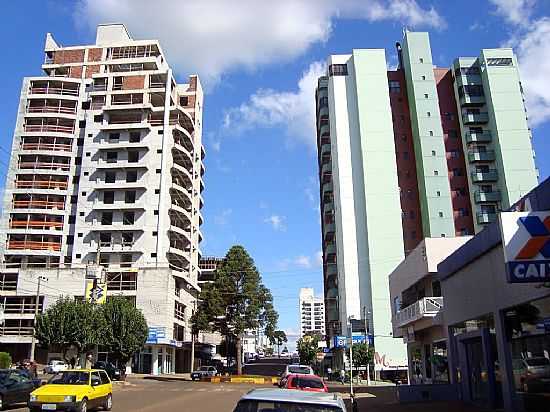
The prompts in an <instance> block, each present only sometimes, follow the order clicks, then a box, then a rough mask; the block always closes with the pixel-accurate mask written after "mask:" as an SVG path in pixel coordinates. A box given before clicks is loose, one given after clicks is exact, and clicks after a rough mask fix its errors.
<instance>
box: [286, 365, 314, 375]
mask: <svg viewBox="0 0 550 412" xmlns="http://www.w3.org/2000/svg"><path fill="white" fill-rule="evenodd" d="M288 371H289V372H290V373H303V374H306V375H307V374H309V373H310V370H309V367H307V366H289V367H288Z"/></svg>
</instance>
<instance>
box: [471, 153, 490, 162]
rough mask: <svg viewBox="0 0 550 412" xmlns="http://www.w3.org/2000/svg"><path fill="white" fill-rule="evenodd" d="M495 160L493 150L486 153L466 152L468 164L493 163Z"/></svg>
mask: <svg viewBox="0 0 550 412" xmlns="http://www.w3.org/2000/svg"><path fill="white" fill-rule="evenodd" d="M494 160H495V152H494V151H493V150H487V151H477V150H470V151H468V161H469V162H493V161H494Z"/></svg>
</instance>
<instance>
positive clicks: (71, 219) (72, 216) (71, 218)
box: [69, 215, 76, 225]
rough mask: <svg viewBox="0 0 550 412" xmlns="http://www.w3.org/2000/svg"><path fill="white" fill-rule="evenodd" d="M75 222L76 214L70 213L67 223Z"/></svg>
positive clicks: (72, 223)
mask: <svg viewBox="0 0 550 412" xmlns="http://www.w3.org/2000/svg"><path fill="white" fill-rule="evenodd" d="M75 223H76V216H75V215H71V216H69V225H74V224H75Z"/></svg>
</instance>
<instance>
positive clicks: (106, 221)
mask: <svg viewBox="0 0 550 412" xmlns="http://www.w3.org/2000/svg"><path fill="white" fill-rule="evenodd" d="M101 224H102V225H112V224H113V212H103V213H102V214H101Z"/></svg>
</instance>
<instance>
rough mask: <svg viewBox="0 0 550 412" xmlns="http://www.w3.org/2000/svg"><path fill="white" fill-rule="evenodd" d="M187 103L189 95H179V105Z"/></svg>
mask: <svg viewBox="0 0 550 412" xmlns="http://www.w3.org/2000/svg"><path fill="white" fill-rule="evenodd" d="M188 104H189V96H181V97H180V106H183V107H185V106H187V105H188Z"/></svg>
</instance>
